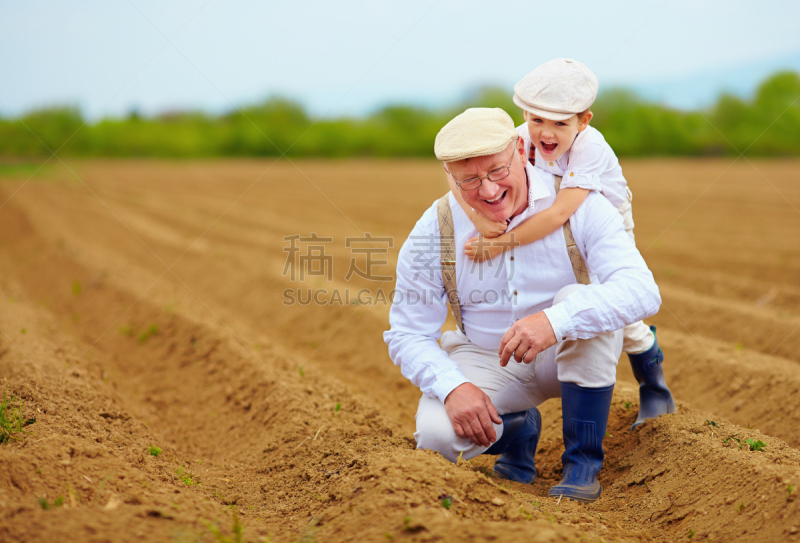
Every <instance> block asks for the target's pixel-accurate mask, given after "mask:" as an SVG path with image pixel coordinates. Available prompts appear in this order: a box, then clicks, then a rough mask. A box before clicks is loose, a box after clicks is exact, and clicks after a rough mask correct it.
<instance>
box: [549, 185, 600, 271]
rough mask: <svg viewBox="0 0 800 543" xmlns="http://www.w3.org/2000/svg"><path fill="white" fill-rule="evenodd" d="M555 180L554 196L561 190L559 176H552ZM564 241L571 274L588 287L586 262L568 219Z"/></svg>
mask: <svg viewBox="0 0 800 543" xmlns="http://www.w3.org/2000/svg"><path fill="white" fill-rule="evenodd" d="M554 177H555V179H556V182H555V185H556V194H558V191H559V190H560V189H561V176H560V175H556V176H554ZM564 241H566V242H567V253H569V260H570V262H572V272H573V273H574V274H575V279H576V280H577V281H578V283H580V284H581V285H588V284H589V283H590V282H591V281H589V270H588V269H587V268H586V262H584V261H583V255H581V252H580V251H579V250H578V246H577V245H575V238H574V237H573V236H572V226H571V225H570V224H569V219H567V222H565V223H564Z"/></svg>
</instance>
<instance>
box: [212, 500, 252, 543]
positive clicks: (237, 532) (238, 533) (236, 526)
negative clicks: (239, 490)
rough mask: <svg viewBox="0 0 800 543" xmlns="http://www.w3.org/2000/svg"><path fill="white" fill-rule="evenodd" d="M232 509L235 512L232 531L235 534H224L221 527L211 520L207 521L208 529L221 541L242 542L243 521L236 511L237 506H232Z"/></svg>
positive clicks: (227, 542) (228, 542) (220, 542)
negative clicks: (240, 520)
mask: <svg viewBox="0 0 800 543" xmlns="http://www.w3.org/2000/svg"><path fill="white" fill-rule="evenodd" d="M231 511H232V512H233V520H232V522H231V532H232V534H233V535H232V536H231V537H228V536H226V535H223V534H222V532H220V530H219V528H217V527H216V526H214V525H212V524H211V523H210V522H207V523H206V526H207V527H208V531H209V532H211V535H213V536H214V539H215V540H216V541H218V542H219V543H242V542H243V541H244V527H243V526H242V523H241V522H239V513H238V512H237V511H236V507H231Z"/></svg>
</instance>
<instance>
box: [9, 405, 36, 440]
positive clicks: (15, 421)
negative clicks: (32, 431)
mask: <svg viewBox="0 0 800 543" xmlns="http://www.w3.org/2000/svg"><path fill="white" fill-rule="evenodd" d="M15 399H17V400H18V401H19V404H18V407H17V416H16V417H14V415H13V413H12V412H11V408H13V407H14V405H13V402H14V400H15ZM31 420H35V419H31ZM29 422H30V421H28V422H26V424H28V423H29ZM26 424H23V423H22V401H21V400H19V399H18V398H14V396H12V397H11V398H9V399H8V400H6V395H5V393H3V402H2V403H0V443H5V442H6V441H11V440H12V439H16V438H15V437H14V436H13V435H12V434H20V433H22V432H23V430H22V427H23V426H25V425H26Z"/></svg>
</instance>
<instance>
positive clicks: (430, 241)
mask: <svg viewBox="0 0 800 543" xmlns="http://www.w3.org/2000/svg"><path fill="white" fill-rule="evenodd" d="M438 240H439V228H438V225H437V224H436V213H435V209H429V210H428V211H427V212H426V213H425V215H424V216H423V217H422V219H420V221H419V222H417V225H416V226H415V227H414V230H412V232H411V235H409V237H408V239H407V240H406V242H405V243H404V244H403V247H402V248H401V249H400V254H399V256H398V260H397V284H396V287H395V297H394V302H393V303H392V307H391V310H390V311H389V324H390V326H391V328H390V329H389V330H388V331H387V332H384V334H383V340H384V341H385V342H386V344H387V345H388V346H389V356H390V357H391V359H392V361H393V362H394V364H395V365H396V366H400V372H401V373H402V374H403V376H404V377H406V378H407V379H408V380H409V381H411V382H412V383H413V384H414V385H415V386H417V387H419V388H420V390H421V391H422V393H423V394H426V395H428V396H436V397H437V398H439V399H440V400H441V401H442V402H444V400H445V398H447V395H448V394H450V392H451V391H452V390H453V389H454V388H456V387H457V386H459V385H461V384H463V383H467V382H469V381H468V379H467V378H466V377H464V374H462V373H461V370H460V369H459V368H458V364H456V363H455V362H453V361H452V360H450V358H449V357H448V356H447V354H446V353H445V352H444V351H443V350H442V349H441V348H440V347H439V343H438V340H439V338H440V337H441V335H442V334H441V328H442V325H443V324H444V321H445V319H446V318H447V310H448V308H447V296H446V294H445V290H444V286H443V283H442V275H441V273H442V272H441V265H440V257H441V255H440V252H439V251H440V246H439V241H438Z"/></svg>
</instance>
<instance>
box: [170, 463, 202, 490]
mask: <svg viewBox="0 0 800 543" xmlns="http://www.w3.org/2000/svg"><path fill="white" fill-rule="evenodd" d="M175 473H176V475H177V476H178V479H180V480H181V481H183V484H185V485H186V486H195V485H196V484H198V483H197V481H195V480H194V479H193V478H192V477H194V475H192V473H191V472H188V471H187V472H186V473H183V466H181V467H179V468H178V471H176V472H175Z"/></svg>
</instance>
